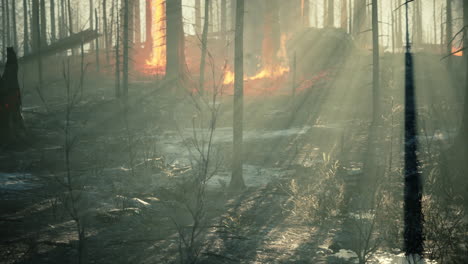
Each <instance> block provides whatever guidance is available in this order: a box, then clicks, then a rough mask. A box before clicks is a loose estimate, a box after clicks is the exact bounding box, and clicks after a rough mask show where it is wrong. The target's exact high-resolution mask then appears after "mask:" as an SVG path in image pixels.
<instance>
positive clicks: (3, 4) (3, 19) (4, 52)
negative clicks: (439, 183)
mask: <svg viewBox="0 0 468 264" xmlns="http://www.w3.org/2000/svg"><path fill="white" fill-rule="evenodd" d="M5 18H6V14H5V0H2V28H3V29H4V30H5V28H7V27H6V19H5ZM6 46H7V43H6V34H5V32H2V52H1V54H2V62H5V59H6V57H7V56H6Z"/></svg>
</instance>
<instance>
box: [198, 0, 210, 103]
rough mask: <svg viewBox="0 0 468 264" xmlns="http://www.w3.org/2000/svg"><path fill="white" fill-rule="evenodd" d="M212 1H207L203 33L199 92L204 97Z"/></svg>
mask: <svg viewBox="0 0 468 264" xmlns="http://www.w3.org/2000/svg"><path fill="white" fill-rule="evenodd" d="M209 6H210V0H205V17H204V22H203V33H202V43H201V45H202V52H201V58H200V81H199V84H198V91H199V93H200V95H202V96H203V94H204V93H205V64H206V52H207V44H208V24H209V22H210V20H211V19H210V10H209Z"/></svg>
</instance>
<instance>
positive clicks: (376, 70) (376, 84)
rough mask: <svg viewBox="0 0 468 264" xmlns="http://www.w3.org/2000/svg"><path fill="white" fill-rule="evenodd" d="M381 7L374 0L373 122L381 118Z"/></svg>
mask: <svg viewBox="0 0 468 264" xmlns="http://www.w3.org/2000/svg"><path fill="white" fill-rule="evenodd" d="M379 53H380V52H379V9H378V0H372V105H373V112H372V113H373V116H372V123H373V124H376V122H378V118H379V112H380V111H379V110H380V109H379V91H380V62H379V55H380V54H379Z"/></svg>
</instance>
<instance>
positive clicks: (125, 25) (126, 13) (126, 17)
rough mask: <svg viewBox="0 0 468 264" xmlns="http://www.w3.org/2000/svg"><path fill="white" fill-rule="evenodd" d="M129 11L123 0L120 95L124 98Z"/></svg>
mask: <svg viewBox="0 0 468 264" xmlns="http://www.w3.org/2000/svg"><path fill="white" fill-rule="evenodd" d="M129 11H130V0H124V7H123V15H124V18H123V19H124V21H123V41H122V42H123V58H122V59H123V62H122V95H123V96H124V97H125V98H126V97H127V96H128V46H129V41H130V40H129V34H128V33H129V31H130V30H129V28H128V26H129V19H130V18H129V16H130V14H129Z"/></svg>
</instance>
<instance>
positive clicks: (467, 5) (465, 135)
mask: <svg viewBox="0 0 468 264" xmlns="http://www.w3.org/2000/svg"><path fill="white" fill-rule="evenodd" d="M463 24H464V25H465V28H464V31H465V32H464V33H465V34H464V36H465V38H464V46H465V47H468V28H467V26H468V0H463ZM463 58H464V59H465V64H466V68H465V71H466V72H465V78H466V79H465V105H464V107H465V110H464V112H463V121H462V126H461V130H460V136H461V137H462V140H463V143H464V146H463V148H464V149H465V150H466V149H468V147H467V145H468V52H467V51H466V50H465V51H463Z"/></svg>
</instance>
